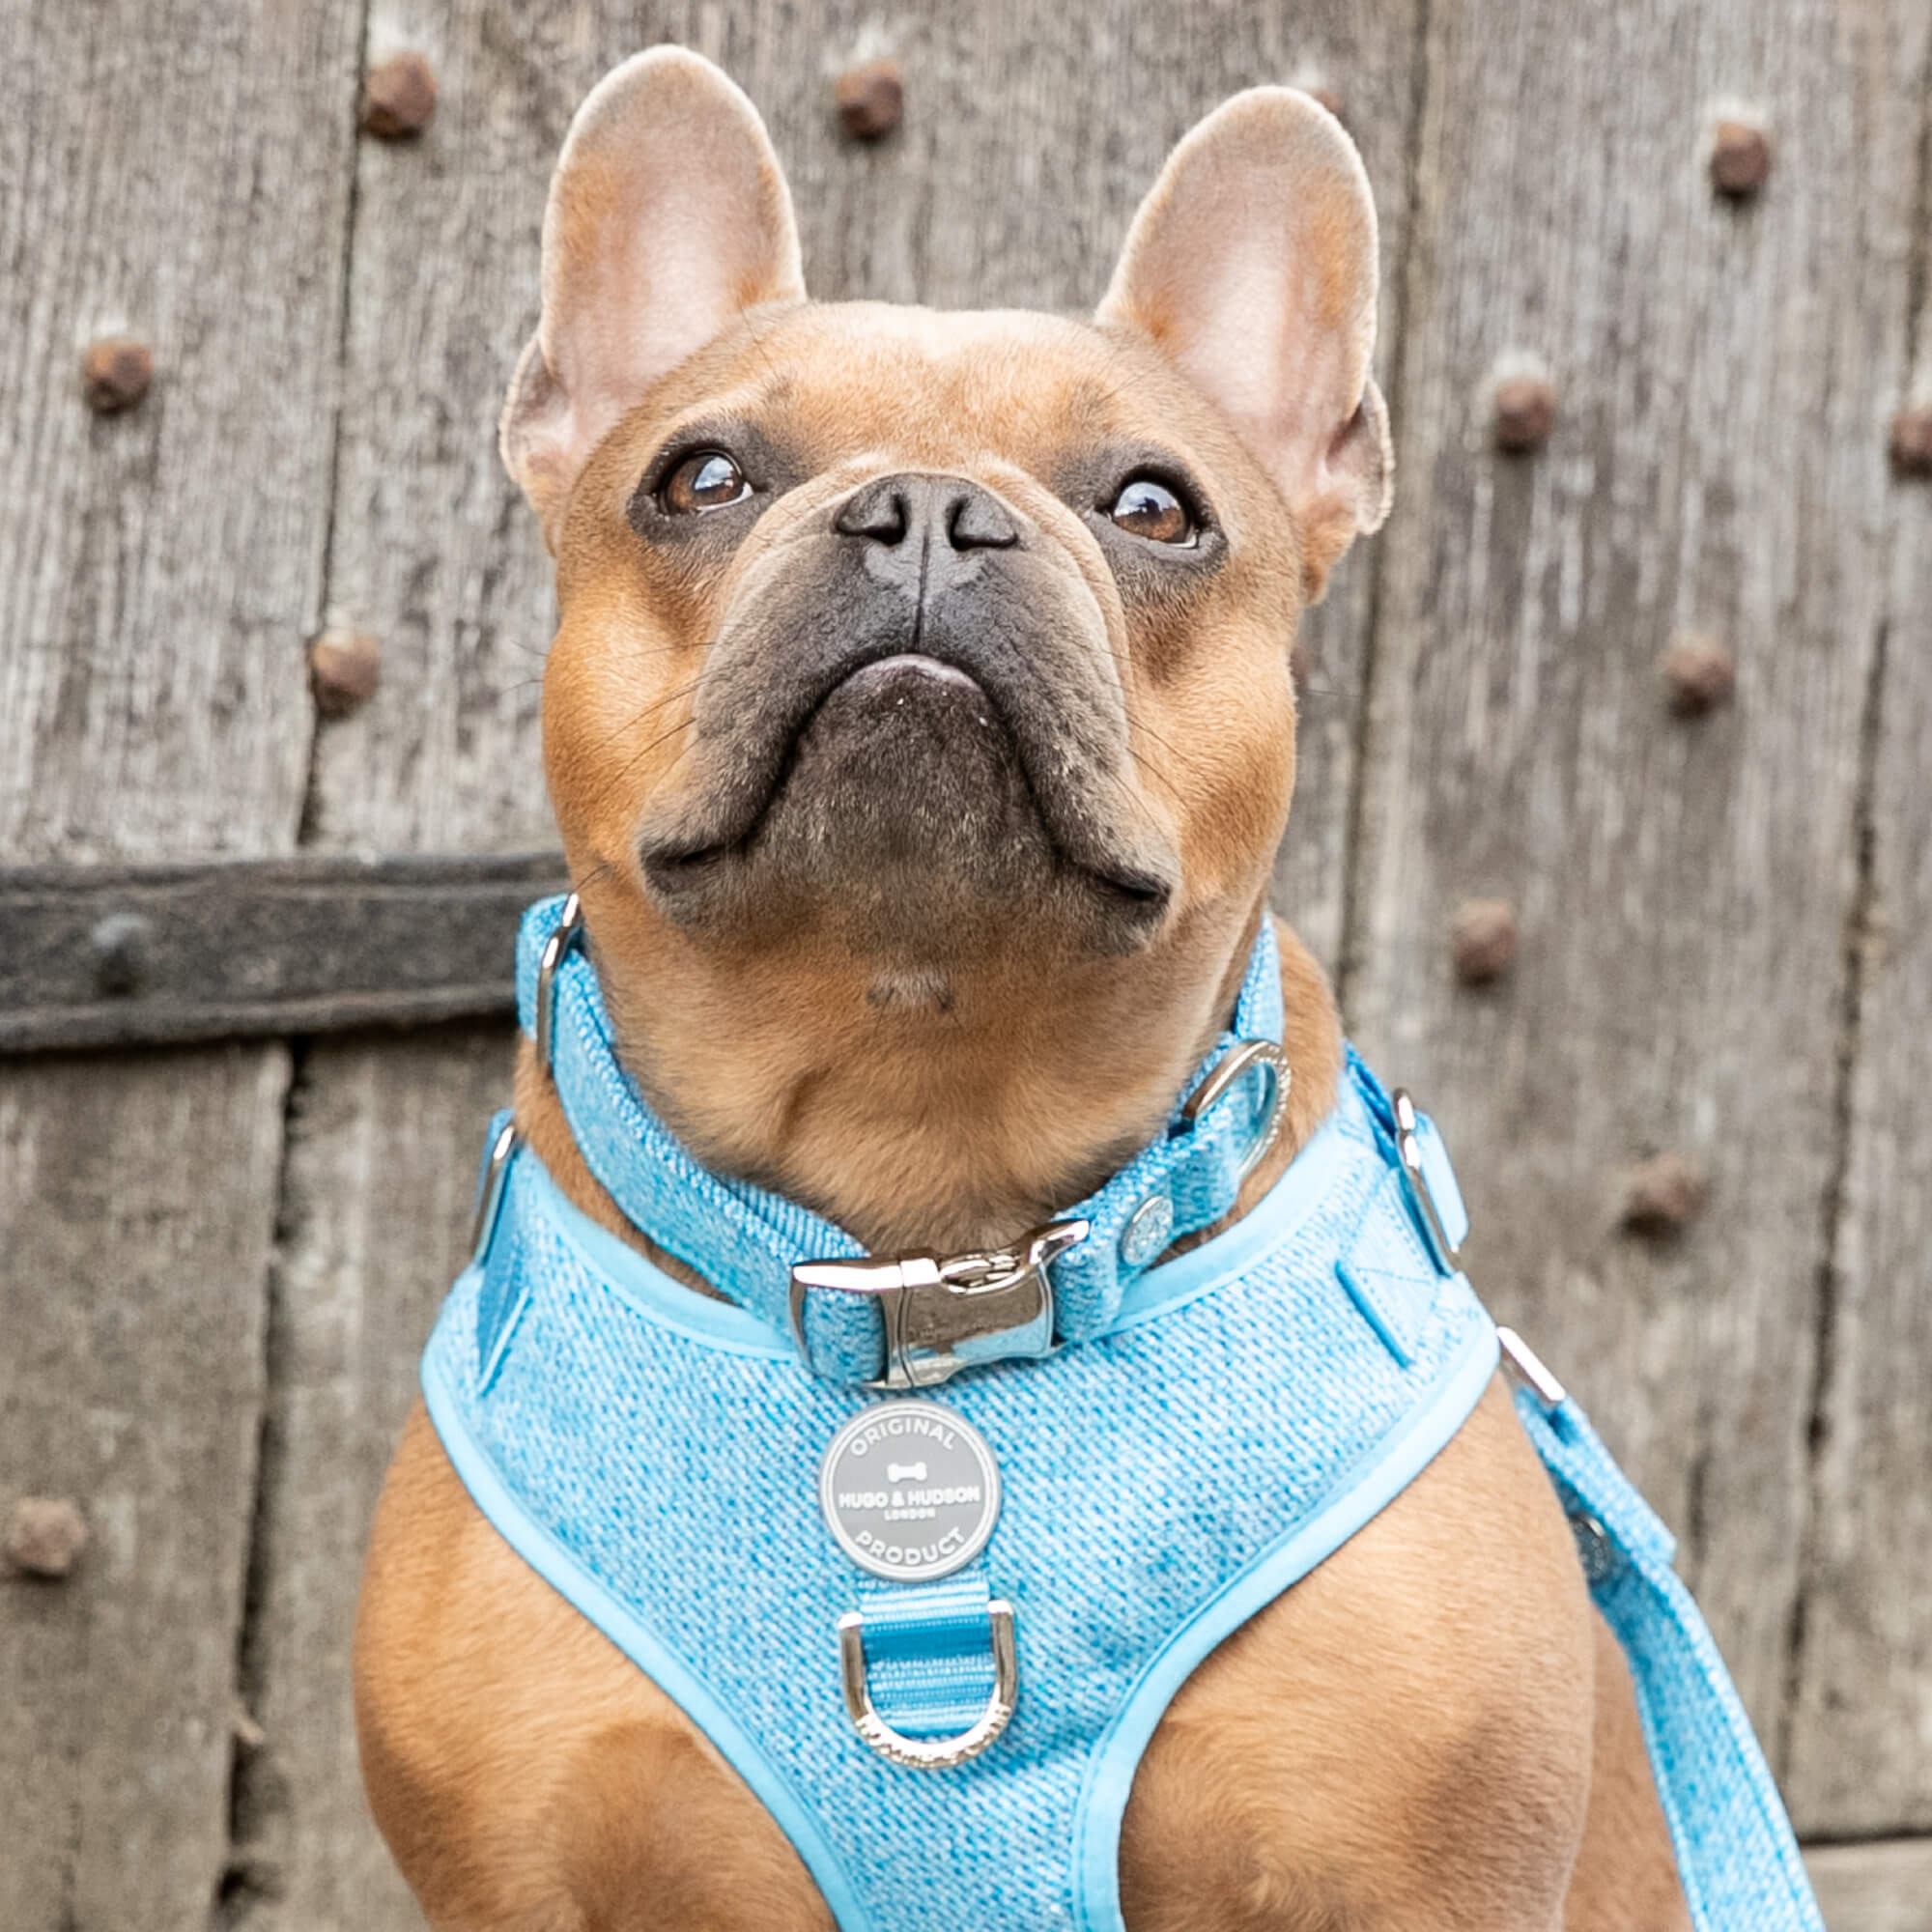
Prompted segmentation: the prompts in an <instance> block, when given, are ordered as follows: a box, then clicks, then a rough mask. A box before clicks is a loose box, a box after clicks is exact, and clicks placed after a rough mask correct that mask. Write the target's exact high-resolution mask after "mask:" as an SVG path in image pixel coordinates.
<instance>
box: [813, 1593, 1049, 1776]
mask: <svg viewBox="0 0 1932 1932" xmlns="http://www.w3.org/2000/svg"><path fill="white" fill-rule="evenodd" d="M986 1616H987V1620H988V1623H989V1625H990V1634H991V1636H992V1643H993V1690H992V1694H991V1695H990V1696H989V1697H988V1698H987V1699H986V1708H985V1709H984V1710H983V1711H981V1712H980V1715H979V1717H978V1718H976V1719H974V1720H973V1722H972V1723H971V1724H970V1725H969V1726H968V1727H967V1728H966V1729H965V1730H963V1731H961V1732H959V1733H958V1735H957V1736H955V1737H951V1738H909V1737H907V1736H905V1735H904V1733H903V1732H900V1731H895V1730H894V1729H893V1727H892V1726H891V1725H890V1724H889V1723H887V1722H886V1720H885V1719H883V1718H882V1717H880V1716H879V1714H878V1712H877V1711H876V1710H874V1709H873V1707H872V1692H871V1689H870V1687H869V1685H868V1684H867V1681H866V1638H865V1630H866V1618H865V1614H864V1612H863V1611H860V1610H848V1611H847V1612H846V1613H845V1615H843V1616H842V1617H840V1618H839V1619H838V1663H839V1674H840V1677H841V1679H842V1682H843V1687H844V1691H845V1715H846V1716H847V1717H848V1718H850V1719H852V1728H853V1729H854V1730H855V1731H857V1732H858V1733H859V1735H860V1737H861V1738H863V1739H864V1740H865V1742H866V1743H867V1745H868V1746H869V1747H871V1748H872V1749H873V1750H875V1751H877V1752H878V1754H879V1755H880V1756H881V1757H882V1758H884V1759H885V1760H886V1761H887V1763H889V1764H895V1765H899V1766H901V1767H902V1768H903V1769H905V1770H907V1771H950V1770H951V1769H952V1767H953V1766H954V1765H956V1764H965V1763H966V1762H967V1761H968V1760H969V1759H972V1758H976V1757H978V1756H979V1755H980V1752H981V1751H983V1750H984V1749H985V1748H986V1747H987V1746H988V1745H990V1744H992V1743H994V1742H995V1740H996V1739H998V1737H999V1735H1000V1733H1001V1732H1002V1731H1004V1730H1005V1729H1006V1728H1007V1726H1008V1725H1009V1723H1010V1722H1011V1721H1012V1717H1013V1710H1014V1707H1015V1706H1016V1705H1017V1704H1018V1703H1019V1697H1020V1660H1019V1647H1018V1645H1017V1644H1015V1643H1014V1641H1013V1606H1012V1605H1010V1604H1009V1603H1007V1602H1006V1601H1005V1600H1004V1599H1002V1598H999V1597H995V1598H994V1599H993V1600H992V1602H991V1603H989V1604H988V1605H986Z"/></svg>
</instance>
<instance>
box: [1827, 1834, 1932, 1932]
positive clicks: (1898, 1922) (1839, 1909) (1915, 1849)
mask: <svg viewBox="0 0 1932 1932" xmlns="http://www.w3.org/2000/svg"><path fill="white" fill-rule="evenodd" d="M1804 1864H1805V1868H1806V1869H1807V1870H1808V1871H1809V1872H1810V1874H1811V1883H1812V1885H1813V1886H1814V1888H1815V1889H1816V1890H1817V1893H1818V1909H1819V1910H1820V1911H1821V1912H1822V1913H1823V1914H1824V1915H1825V1924H1826V1926H1827V1927H1828V1928H1829V1932H1932V1838H1895V1839H1892V1840H1889V1841H1881V1842H1879V1843H1876V1844H1868V1845H1814V1846H1812V1847H1811V1849H1810V1850H1809V1851H1807V1852H1806V1853H1805V1854H1804Z"/></svg>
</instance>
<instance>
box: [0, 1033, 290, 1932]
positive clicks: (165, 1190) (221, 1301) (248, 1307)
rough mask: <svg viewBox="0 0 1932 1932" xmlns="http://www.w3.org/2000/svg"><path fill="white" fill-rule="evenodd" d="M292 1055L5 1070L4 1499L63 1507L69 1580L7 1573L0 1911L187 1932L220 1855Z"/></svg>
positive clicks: (55, 1925) (1, 1147) (1, 1664)
mask: <svg viewBox="0 0 1932 1932" xmlns="http://www.w3.org/2000/svg"><path fill="white" fill-rule="evenodd" d="M287 1076H288V1055H287V1052H286V1050H285V1049H283V1048H281V1047H267V1048H264V1047H248V1048H239V1047H237V1048H215V1049H210V1050H203V1051H200V1052H196V1053H192V1054H189V1053H178V1054H157V1055H153V1056H148V1057H144V1058H140V1059H128V1058H123V1059H119V1060H111V1061H110V1060H88V1061H71V1062H70V1061H61V1060H45V1061H40V1062H33V1063H13V1064H10V1065H7V1066H6V1067H5V1068H4V1069H0V1335H4V1336H5V1338H6V1339H5V1342H4V1344H0V1509H5V1510H7V1511H11V1510H12V1507H13V1503H14V1498H15V1497H17V1496H19V1495H22V1494H39V1495H67V1496H71V1497H73V1498H74V1499H75V1500H76V1501H77V1502H78V1503H79V1504H80V1506H81V1509H82V1511H83V1513H84V1515H85V1517H86V1519H87V1522H88V1526H89V1532H90V1536H89V1543H88V1546H87V1548H86V1549H85V1551H84V1552H83V1554H82V1556H81V1559H80V1562H79V1564H78V1565H77V1566H76V1568H75V1570H74V1572H73V1573H72V1575H71V1577H69V1578H68V1579H67V1580H66V1581H64V1582H60V1583H45V1582H34V1581H30V1580H28V1579H26V1578H23V1577H17V1576H13V1575H12V1574H11V1573H6V1572H0V1687H4V1693H0V1815H4V1817H5V1819H6V1826H5V1829H4V1830H0V1899H4V1900H5V1901H6V1903H5V1905H4V1907H0V1918H4V1920H5V1922H6V1924H7V1925H8V1926H9V1927H10V1928H18V1932H67V1928H76V1932H91V1928H95V1927H112V1926H135V1925H138V1926H140V1927H142V1928H143V1932H202V1928H204V1927H205V1926H206V1925H207V1923H208V1917H209V1911H210V1908H211V1906H212V1904H213V1900H214V1896H215V1892H216V1889H217V1887H218V1885H219V1883H220V1879H221V1874H222V1871H223V1868H224V1866H225V1863H226V1859H227V1799H228V1772H229V1753H230V1736H229V1732H230V1720H231V1716H232V1709H233V1704H232V1698H233V1689H234V1683H235V1642H236V1634H237V1631H238V1629H239V1627H240V1623H241V1580H242V1573H243V1569H244V1567H245V1560H246V1553H247V1541H248V1519H249V1508H250V1499H251V1495H252V1485H253V1473H254V1464H255V1435H256V1428H257V1421H258V1417H259V1413H260V1401H261V1393H262V1374H263V1371H262V1312H263V1281H264V1278H265V1271H266V1268H267V1264H268V1257H269V1243H270V1231H271V1228H272V1225H273V1218H274V1199H275V1175H276V1166H277V1162H278V1160H279V1157H280V1147H281V1119H282V1094H283V1091H284V1086H285V1083H286V1080H287Z"/></svg>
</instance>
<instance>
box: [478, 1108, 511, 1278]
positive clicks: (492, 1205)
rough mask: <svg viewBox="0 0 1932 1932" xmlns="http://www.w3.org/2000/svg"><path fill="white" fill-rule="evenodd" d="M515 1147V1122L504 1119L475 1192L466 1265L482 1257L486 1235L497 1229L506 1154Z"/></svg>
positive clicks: (487, 1242)
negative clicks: (479, 1188) (474, 1207)
mask: <svg viewBox="0 0 1932 1932" xmlns="http://www.w3.org/2000/svg"><path fill="white" fill-rule="evenodd" d="M516 1151H517V1124H516V1122H514V1121H505V1122H503V1125H502V1127H501V1129H500V1130H499V1131H498V1133H497V1138H496V1139H495V1140H494V1141H492V1142H491V1143H490V1160H489V1165H488V1166H487V1167H485V1168H484V1170H483V1185H482V1188H481V1190H480V1191H479V1192H478V1194H477V1196H476V1217H475V1219H474V1220H472V1221H471V1222H470V1224H469V1266H470V1267H474V1266H475V1265H476V1264H477V1263H478V1262H480V1261H481V1260H482V1259H483V1257H484V1255H485V1253H486V1252H487V1251H488V1249H489V1246H490V1237H491V1236H493V1235H494V1234H495V1233H496V1232H497V1215H498V1214H499V1213H500V1212H501V1211H502V1208H503V1183H504V1182H505V1181H506V1180H508V1179H509V1178H510V1156H511V1155H512V1154H513V1153H515V1152H516Z"/></svg>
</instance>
